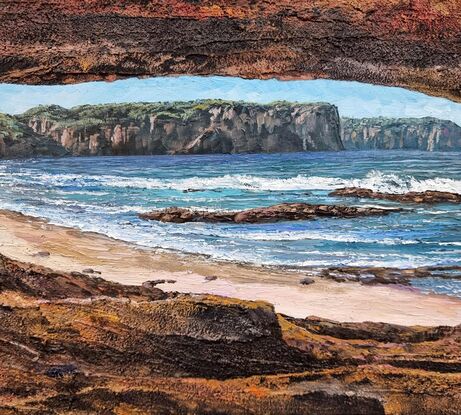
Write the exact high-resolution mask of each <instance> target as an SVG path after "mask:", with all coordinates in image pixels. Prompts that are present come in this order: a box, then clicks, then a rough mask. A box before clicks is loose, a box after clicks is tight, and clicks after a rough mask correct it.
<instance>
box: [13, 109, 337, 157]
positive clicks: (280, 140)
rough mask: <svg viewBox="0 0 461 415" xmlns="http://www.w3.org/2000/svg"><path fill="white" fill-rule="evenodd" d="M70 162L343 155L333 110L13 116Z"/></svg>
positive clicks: (78, 111)
mask: <svg viewBox="0 0 461 415" xmlns="http://www.w3.org/2000/svg"><path fill="white" fill-rule="evenodd" d="M18 119H19V120H21V121H22V122H24V123H26V124H27V125H28V126H29V127H30V128H31V129H32V130H33V131H34V132H35V133H36V134H40V135H43V136H46V137H50V138H52V139H53V140H55V141H56V142H57V143H59V144H61V145H62V146H63V147H65V148H66V149H68V150H69V151H70V152H71V153H72V154H74V155H132V154H209V153H262V152H267V153H273V152H292V151H318V150H342V149H343V146H342V143H341V139H340V136H339V129H340V126H339V115H338V110H337V108H336V107H335V106H332V105H330V104H322V103H319V104H292V103H286V102H278V103H274V104H269V105H259V104H251V103H241V102H225V101H219V100H218V101H211V100H208V101H192V102H175V103H153V104H146V103H139V104H118V105H117V104H113V105H109V104H108V105H93V106H92V105H84V106H81V107H75V108H72V109H70V110H66V109H65V108H62V107H59V106H56V105H54V106H47V107H45V106H43V107H36V108H32V109H31V110H29V111H27V112H26V113H24V114H22V115H20V116H18Z"/></svg>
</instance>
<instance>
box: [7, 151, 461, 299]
mask: <svg viewBox="0 0 461 415" xmlns="http://www.w3.org/2000/svg"><path fill="white" fill-rule="evenodd" d="M344 186H360V187H367V188H372V189H374V190H379V191H387V192H396V193H400V192H407V191H411V190H415V191H423V190H428V189H432V190H447V191H453V192H458V193H461V153H425V152H411V151H375V152H337V153H296V154H272V155H261V154H258V155H210V156H152V157H100V158H94V157H93V158H63V159H36V160H23V161H3V162H1V163H0V190H1V192H0V207H2V208H7V209H12V210H16V211H21V212H23V213H26V214H30V215H34V216H39V217H44V218H47V219H49V220H51V222H53V223H57V224H64V225H68V226H76V227H79V228H81V229H83V230H90V231H97V232H101V233H104V234H106V235H109V236H112V237H115V238H119V239H123V240H126V241H131V242H136V243H138V244H141V245H145V246H150V247H160V248H167V249H176V250H181V251H184V252H191V253H201V254H208V255H211V256H212V257H215V258H221V259H229V260H239V261H247V262H253V263H258V264H283V265H294V266H330V265H339V264H344V265H347V264H348V265H361V266H381V265H382V266H397V267H415V266H421V265H436V264H437V265H449V264H457V265H461V255H460V254H461V206H460V205H453V204H440V205H434V206H427V205H405V207H407V208H409V209H411V210H409V211H406V212H403V213H396V214H391V215H389V216H386V217H372V218H359V219H331V218H326V219H319V220H314V221H301V222H291V223H290V222H283V223H274V224H263V225H229V224H200V223H192V224H191V223H188V224H180V225H178V224H162V223H156V222H146V221H142V220H140V219H138V218H137V214H138V213H139V212H144V211H148V210H150V209H156V208H164V207H168V206H182V207H196V208H204V209H228V210H234V209H245V208H251V207H256V206H267V205H271V204H275V203H281V202H295V201H303V202H308V203H336V204H338V203H341V204H348V205H355V206H357V205H373V206H377V205H379V206H385V207H391V206H398V205H399V204H398V203H395V202H387V201H374V200H364V199H363V200H361V201H359V200H356V199H348V198H332V197H329V196H328V193H329V192H331V191H332V190H333V189H335V188H339V187H344ZM187 189H193V190H199V191H197V192H184V191H185V190H187ZM453 284H455V288H454V289H452V290H451V291H453V293H454V292H455V291H456V290H458V289H459V290H458V292H461V286H459V285H456V284H458V283H456V282H454V283H453ZM423 288H424V287H423ZM449 291H450V290H449Z"/></svg>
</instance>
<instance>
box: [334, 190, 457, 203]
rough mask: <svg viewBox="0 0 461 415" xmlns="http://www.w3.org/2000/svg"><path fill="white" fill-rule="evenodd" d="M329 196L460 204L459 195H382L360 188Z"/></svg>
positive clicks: (412, 193) (432, 193) (335, 192)
mask: <svg viewBox="0 0 461 415" xmlns="http://www.w3.org/2000/svg"><path fill="white" fill-rule="evenodd" d="M330 196H345V197H359V198H367V199H384V200H392V201H396V202H410V203H461V194H458V193H451V192H439V191H437V190H426V191H425V192H408V193H382V192H374V191H373V190H371V189H364V188H361V187H344V188H342V189H338V190H335V191H334V192H331V193H330Z"/></svg>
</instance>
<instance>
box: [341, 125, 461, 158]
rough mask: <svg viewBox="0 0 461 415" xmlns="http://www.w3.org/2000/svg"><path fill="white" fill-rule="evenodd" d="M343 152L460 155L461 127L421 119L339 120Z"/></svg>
mask: <svg viewBox="0 0 461 415" xmlns="http://www.w3.org/2000/svg"><path fill="white" fill-rule="evenodd" d="M341 139H342V142H343V144H344V147H345V148H346V150H400V149H402V150H422V151H459V149H460V148H461V127H460V126H459V125H457V124H455V123H454V122H451V121H447V120H439V119H437V118H432V117H424V118H394V119H393V118H381V117H380V118H358V119H356V118H342V119H341Z"/></svg>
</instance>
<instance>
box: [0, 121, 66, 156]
mask: <svg viewBox="0 0 461 415" xmlns="http://www.w3.org/2000/svg"><path fill="white" fill-rule="evenodd" d="M66 154H68V151H67V150H66V149H65V148H64V147H62V146H61V145H59V144H58V143H56V142H55V141H54V140H52V139H50V138H49V137H46V136H43V135H40V134H36V133H35V132H34V131H33V130H32V129H31V128H29V127H28V126H27V125H25V124H23V123H21V122H19V121H18V120H16V119H15V118H14V117H11V116H8V115H4V114H0V158H23V157H39V156H41V157H43V156H45V157H46V156H53V157H56V156H64V155H66Z"/></svg>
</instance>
